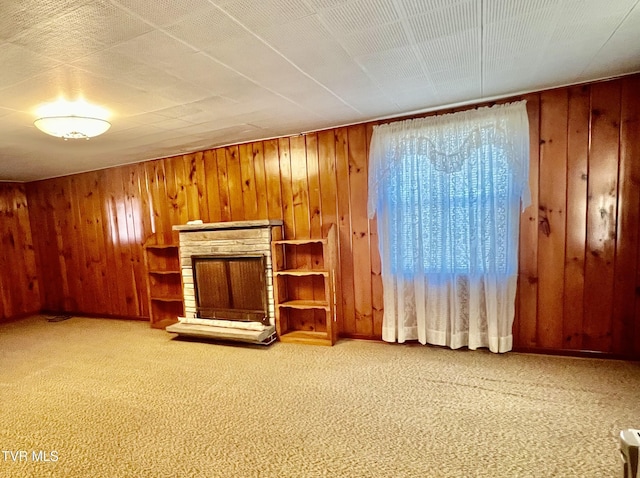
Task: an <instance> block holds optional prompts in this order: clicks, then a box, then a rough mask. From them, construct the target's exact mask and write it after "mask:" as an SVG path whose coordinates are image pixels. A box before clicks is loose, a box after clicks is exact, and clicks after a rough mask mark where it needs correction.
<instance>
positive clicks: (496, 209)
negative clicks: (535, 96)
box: [368, 101, 530, 352]
mask: <svg viewBox="0 0 640 478" xmlns="http://www.w3.org/2000/svg"><path fill="white" fill-rule="evenodd" d="M528 175H529V124H528V119H527V110H526V105H525V102H524V101H521V102H517V103H511V104H506V105H498V106H493V107H490V108H489V107H486V108H479V109H476V110H469V111H464V112H460V113H453V114H447V115H441V116H431V117H427V118H421V119H414V120H407V121H398V122H395V123H390V124H385V125H381V126H377V127H375V128H374V131H373V136H372V138H371V149H370V157H369V197H368V214H369V217H370V218H373V217H374V215H376V214H377V222H378V237H379V247H380V256H381V259H382V282H383V288H384V318H383V329H382V338H383V339H384V340H386V341H388V342H395V341H397V342H405V341H406V340H418V341H420V342H421V343H423V344H426V343H430V344H435V345H445V346H449V347H451V348H459V347H463V346H468V347H469V348H470V349H476V348H478V347H488V348H489V349H490V350H491V351H492V352H506V351H509V350H511V348H512V343H513V336H512V326H513V318H514V313H515V305H514V302H515V293H516V283H517V272H518V231H519V220H520V211H521V208H522V209H524V208H525V207H526V206H527V205H528V204H529V201H530V198H529V177H528Z"/></svg>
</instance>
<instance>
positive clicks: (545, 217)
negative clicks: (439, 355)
mask: <svg viewBox="0 0 640 478" xmlns="http://www.w3.org/2000/svg"><path fill="white" fill-rule="evenodd" d="M638 91H640V76H639V75H634V76H629V77H626V78H623V79H618V80H612V81H606V82H599V83H594V84H591V85H585V86H576V87H571V88H561V89H556V90H552V91H546V92H543V93H540V94H536V95H529V96H527V100H528V105H527V106H528V111H529V120H530V134H531V173H530V184H531V190H532V196H533V204H532V205H531V207H529V208H528V209H527V210H526V211H525V212H524V214H523V215H522V221H521V229H520V232H521V235H520V246H521V250H520V281H519V288H518V294H519V299H518V316H517V318H516V327H515V333H516V341H515V342H516V344H517V346H518V347H520V348H524V349H533V350H581V351H598V352H604V353H610V354H615V355H620V356H626V357H638V356H640V319H639V316H640V301H639V298H640V297H639V295H640V293H639V291H640V276H639V272H640V255H639V254H638V247H639V246H640V243H639V236H638V234H639V226H640V189H639V186H640V95H638Z"/></svg>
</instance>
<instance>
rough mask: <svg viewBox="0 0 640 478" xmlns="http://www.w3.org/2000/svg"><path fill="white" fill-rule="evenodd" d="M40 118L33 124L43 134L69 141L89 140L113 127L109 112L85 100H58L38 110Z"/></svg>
mask: <svg viewBox="0 0 640 478" xmlns="http://www.w3.org/2000/svg"><path fill="white" fill-rule="evenodd" d="M37 114H38V116H39V118H38V119H36V120H35V121H34V122H33V124H34V125H35V127H36V128H38V129H39V130H40V131H42V132H43V133H47V134H50V135H51V136H56V137H58V138H63V139H64V140H68V139H89V138H93V137H95V136H98V135H101V134H102V133H104V132H105V131H107V130H108V129H109V128H110V127H111V123H109V122H108V121H107V120H106V119H105V118H106V117H107V112H106V111H105V110H104V109H102V108H99V107H97V106H93V105H90V104H88V103H86V102H85V101H83V100H78V101H74V102H69V101H66V100H58V101H56V102H55V103H48V104H46V105H42V106H40V107H39V108H38V110H37Z"/></svg>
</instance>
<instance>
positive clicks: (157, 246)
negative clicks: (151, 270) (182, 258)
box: [144, 244, 178, 249]
mask: <svg viewBox="0 0 640 478" xmlns="http://www.w3.org/2000/svg"><path fill="white" fill-rule="evenodd" d="M144 247H145V248H146V249H177V248H178V244H147V245H146V246H144Z"/></svg>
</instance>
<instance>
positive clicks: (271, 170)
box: [262, 139, 291, 239]
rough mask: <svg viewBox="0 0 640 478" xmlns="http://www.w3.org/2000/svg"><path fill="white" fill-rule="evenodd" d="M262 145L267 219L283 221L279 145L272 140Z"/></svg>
mask: <svg viewBox="0 0 640 478" xmlns="http://www.w3.org/2000/svg"><path fill="white" fill-rule="evenodd" d="M262 145H263V154H264V172H265V182H266V187H267V211H268V214H269V219H284V212H283V210H282V183H281V181H280V151H279V143H278V141H277V140H275V139H273V140H269V141H264V142H263V143H262ZM284 233H285V235H284V237H285V238H286V239H291V236H288V235H287V234H288V232H287V231H286V230H285V231H284ZM289 233H290V232H289Z"/></svg>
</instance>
